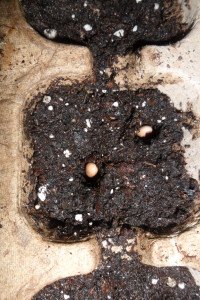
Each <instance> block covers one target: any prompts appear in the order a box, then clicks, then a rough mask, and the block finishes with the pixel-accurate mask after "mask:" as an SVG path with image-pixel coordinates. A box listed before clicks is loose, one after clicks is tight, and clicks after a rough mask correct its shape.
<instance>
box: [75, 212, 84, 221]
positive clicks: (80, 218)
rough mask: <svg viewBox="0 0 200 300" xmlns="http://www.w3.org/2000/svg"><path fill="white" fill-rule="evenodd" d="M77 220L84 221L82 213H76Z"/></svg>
mask: <svg viewBox="0 0 200 300" xmlns="http://www.w3.org/2000/svg"><path fill="white" fill-rule="evenodd" d="M75 220H76V221H78V222H82V221H83V215H82V214H77V215H75Z"/></svg>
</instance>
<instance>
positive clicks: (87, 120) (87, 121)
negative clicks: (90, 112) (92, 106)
mask: <svg viewBox="0 0 200 300" xmlns="http://www.w3.org/2000/svg"><path fill="white" fill-rule="evenodd" d="M85 122H86V125H87V127H88V128H91V123H90V120H89V119H86V120H85Z"/></svg>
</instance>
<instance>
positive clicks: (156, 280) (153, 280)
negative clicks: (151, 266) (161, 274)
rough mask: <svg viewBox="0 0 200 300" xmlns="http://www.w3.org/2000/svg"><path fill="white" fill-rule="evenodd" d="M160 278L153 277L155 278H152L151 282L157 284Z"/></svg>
mask: <svg viewBox="0 0 200 300" xmlns="http://www.w3.org/2000/svg"><path fill="white" fill-rule="evenodd" d="M158 280H159V279H157V278H153V279H152V280H151V282H152V284H154V285H155V284H157V283H158Z"/></svg>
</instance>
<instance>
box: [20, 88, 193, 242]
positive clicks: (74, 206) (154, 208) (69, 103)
mask: <svg viewBox="0 0 200 300" xmlns="http://www.w3.org/2000/svg"><path fill="white" fill-rule="evenodd" d="M33 104H34V107H32V106H33ZM194 121H195V118H194V116H193V114H192V113H191V112H190V113H189V112H188V113H181V111H179V110H177V109H175V108H174V107H173V105H172V104H171V103H170V99H169V98H168V97H167V96H166V95H164V94H161V93H160V92H159V91H158V90H139V91H137V92H132V91H114V92H113V90H109V89H107V90H104V89H103V90H99V91H97V90H96V88H95V87H93V86H91V85H88V86H87V84H86V85H85V86H61V85H54V86H51V87H50V88H49V89H48V90H47V91H46V93H45V94H42V95H41V94H39V95H38V96H36V98H35V99H33V100H32V103H31V105H30V107H29V109H28V110H26V118H25V122H24V128H25V132H26V135H27V137H28V138H29V139H30V140H31V141H32V148H33V150H34V153H33V158H32V167H31V177H30V178H31V180H32V182H33V184H34V186H35V189H34V190H33V192H32V193H31V194H30V196H29V204H28V212H29V214H30V215H31V216H32V218H33V219H34V220H35V223H36V225H37V226H38V227H41V223H42V224H43V226H44V225H45V227H46V228H47V229H48V230H49V232H50V235H51V234H52V235H53V236H54V237H55V236H56V237H57V238H58V239H60V238H63V239H64V238H66V239H69V240H73V239H74V240H76V239H80V238H83V237H87V236H88V235H91V234H93V233H96V232H99V231H105V230H108V229H109V228H113V227H118V226H122V225H124V224H128V225H130V226H131V227H136V226H139V227H142V228H145V229H147V230H150V231H153V232H156V233H167V232H170V230H173V228H174V227H176V226H178V225H181V224H183V223H184V222H185V221H186V220H187V218H188V217H189V215H190V213H191V211H192V207H193V205H194V200H195V199H196V197H197V195H198V184H197V182H196V180H195V179H192V178H190V177H189V175H188V174H187V172H186V170H185V160H184V149H183V147H182V146H181V140H182V138H183V129H182V127H183V126H185V127H187V128H188V127H189V128H190V127H192V124H193V122H194ZM91 174H92V176H91Z"/></svg>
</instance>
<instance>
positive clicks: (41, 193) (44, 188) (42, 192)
mask: <svg viewBox="0 0 200 300" xmlns="http://www.w3.org/2000/svg"><path fill="white" fill-rule="evenodd" d="M37 195H38V198H39V199H40V200H41V201H45V200H46V197H47V186H46V185H42V186H40V187H39V189H38V194H37Z"/></svg>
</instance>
